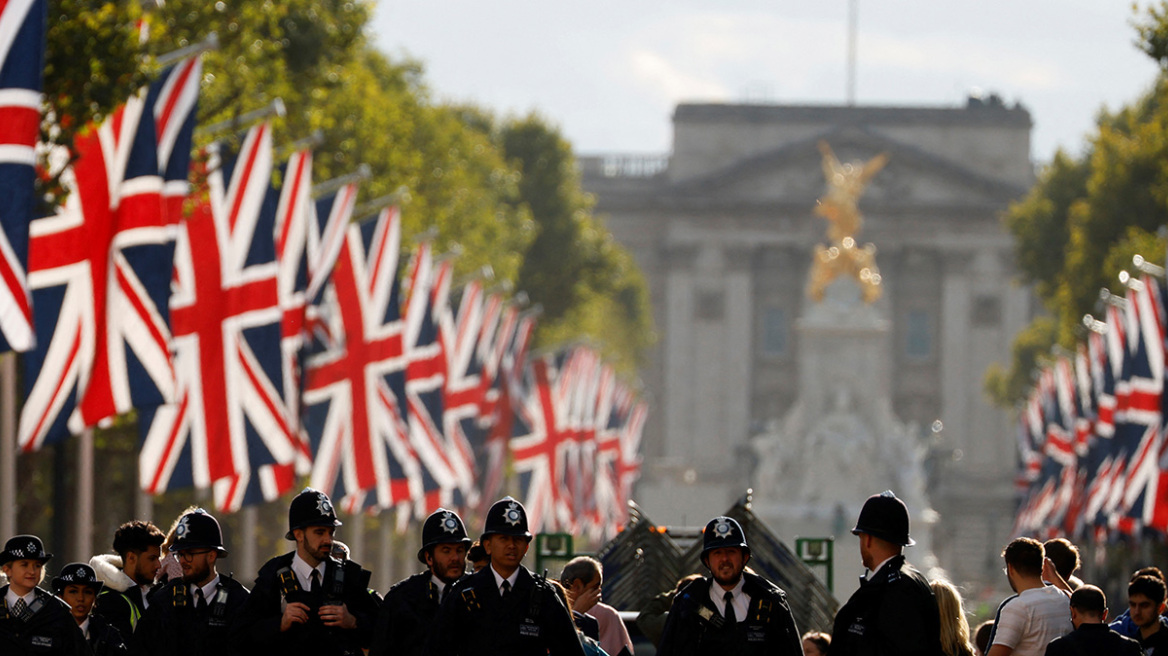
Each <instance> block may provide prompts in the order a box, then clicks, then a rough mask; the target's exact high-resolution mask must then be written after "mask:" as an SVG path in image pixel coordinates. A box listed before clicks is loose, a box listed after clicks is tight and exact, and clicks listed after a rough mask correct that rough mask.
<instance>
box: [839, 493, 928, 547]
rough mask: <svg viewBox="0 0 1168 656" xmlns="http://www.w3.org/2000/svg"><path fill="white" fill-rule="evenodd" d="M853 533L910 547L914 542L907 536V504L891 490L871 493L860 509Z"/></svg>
mask: <svg viewBox="0 0 1168 656" xmlns="http://www.w3.org/2000/svg"><path fill="white" fill-rule="evenodd" d="M852 533H853V534H854V535H859V534H861V533H867V534H868V535H871V536H872V537H877V538H880V539H881V540H887V541H888V542H891V543H893V544H899V545H903V546H906V547H911V546H913V545H914V544H916V542H915V541H914V540H913V539H912V538H910V537H909V536H908V506H906V505H904V502H903V501H901V500H900V499H897V498H896V495H895V494H893V493H892V490H885V491H883V492H881V493H880V494H873V495H872V496H870V497H868V500H867V501H865V502H864V507H863V508H862V509H860V519H858V520H857V521H856V527H855V528H853V529H852Z"/></svg>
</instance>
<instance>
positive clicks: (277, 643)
mask: <svg viewBox="0 0 1168 656" xmlns="http://www.w3.org/2000/svg"><path fill="white" fill-rule="evenodd" d="M294 555H295V552H293V553H286V554H284V555H283V556H276V557H275V558H273V559H271V560H269V561H268V562H267V563H265V564H264V566H263V567H261V568H260V572H259V574H258V575H257V576H256V581H255V586H254V587H253V588H252V589H251V596H250V597H248V598H247V603H246V604H244V607H243V611H242V613H241V614H240V616H239V618H238V620H237V621H236V623H237V628H238V632H239V633H238V636H239V638H240V640H241V642H242V646H241V648H240V649H241V651H243V652H244V653H257V654H258V653H266V654H280V656H289V655H290V654H306V655H307V654H310V655H311V656H329V655H330V654H336V655H337V656H352V655H357V654H361V653H362V650H363V649H364V648H365V647H368V646H369V638H370V633H371V630H372V627H373V622H374V621H375V620H376V618H377V602H376V597H374V596H373V595H371V594H369V590H368V585H369V577H370V576H371V575H370V573H369V572H368V571H366V570H365V569H362V567H361V566H360V565H358V564H357V563H355V562H353V561H351V560H346V561H344V562H343V563H342V562H341V561H339V560H336V559H335V558H329V559H328V561H327V563H326V565H325V574H324V581H323V582H322V586H321V587H322V591H321V592H320V593H319V594H316V595H313V594H312V593H311V592H310V591H308V590H304V589H301V588H300V585H299V583H298V582H297V580H296V575H295V574H294V573H293V572H292V557H293V556H294ZM285 602H299V603H303V604H305V605H307V606H308V609H309V621H308V623H306V624H293V625H292V627H291V628H290V629H288V630H287V631H283V632H282V631H280V619H281V618H282V617H283V615H284V603H285ZM337 603H343V604H344V605H345V606H346V607H347V608H348V610H349V614H351V615H352V616H353V617H354V618H356V620H357V628H355V629H341V628H337V627H330V626H325V625H324V623H323V622H321V621H320V616H319V615H318V611H319V610H320V607H321V606H322V605H327V604H334V605H335V604H337ZM249 649H250V650H254V651H249Z"/></svg>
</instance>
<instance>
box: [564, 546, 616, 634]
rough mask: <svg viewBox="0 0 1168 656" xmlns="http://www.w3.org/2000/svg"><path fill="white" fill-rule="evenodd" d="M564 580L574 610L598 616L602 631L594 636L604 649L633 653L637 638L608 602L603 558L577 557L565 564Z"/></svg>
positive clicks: (597, 623) (597, 625)
mask: <svg viewBox="0 0 1168 656" xmlns="http://www.w3.org/2000/svg"><path fill="white" fill-rule="evenodd" d="M560 583H562V584H563V586H564V588H565V589H566V590H567V594H568V600H569V607H571V609H572V611H573V612H576V611H579V612H580V613H582V614H584V615H586V616H588V617H592V618H595V620H596V630H597V633H598V635H597V636H592V637H593V638H595V639H596V640H597V641H598V642H600V646H601V647H602V648H604V651H606V652H607V653H609V654H611V655H612V656H621V655H622V654H624V655H631V654H632V653H633V641H632V639H631V638H629V631H628V629H626V628H625V623H624V622H622V621H621V618H620V613H619V612H618V611H617V610H616V609H615V608H613V607H612V606H609V605H608V604H606V603H604V600H603V597H604V594H603V593H604V566H603V565H601V563H600V561H599V560H596V559H595V558H591V557H589V556H577V557H576V558H573V559H572V560H570V561H568V564H567V565H564V571H563V572H562V573H561V574H560ZM577 626H579V623H577ZM587 633H588V632H587V631H585V634H587Z"/></svg>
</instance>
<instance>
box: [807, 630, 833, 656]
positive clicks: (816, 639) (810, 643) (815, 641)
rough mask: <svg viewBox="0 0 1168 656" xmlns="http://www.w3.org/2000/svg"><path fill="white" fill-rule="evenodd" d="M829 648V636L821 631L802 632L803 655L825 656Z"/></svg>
mask: <svg viewBox="0 0 1168 656" xmlns="http://www.w3.org/2000/svg"><path fill="white" fill-rule="evenodd" d="M829 649H831V636H829V635H828V634H826V633H823V632H821V631H808V632H807V633H804V634H803V656H827V651H828V650H829Z"/></svg>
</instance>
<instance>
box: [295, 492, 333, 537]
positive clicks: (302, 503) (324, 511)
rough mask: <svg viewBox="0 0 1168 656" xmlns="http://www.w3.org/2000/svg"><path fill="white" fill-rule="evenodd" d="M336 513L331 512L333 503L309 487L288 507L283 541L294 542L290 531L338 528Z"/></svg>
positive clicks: (323, 494) (322, 493) (325, 495)
mask: <svg viewBox="0 0 1168 656" xmlns="http://www.w3.org/2000/svg"><path fill="white" fill-rule="evenodd" d="M340 525H341V520H339V519H337V511H336V510H333V502H332V501H329V498H328V495H327V494H325V493H324V492H321V491H320V490H314V489H312V488H310V487H306V488H304V491H303V492H301V493H300V494H297V495H296V498H295V499H293V500H292V505H290V506H288V532H287V533H286V534H285V535H284V539H285V540H295V539H296V537H295V536H294V535H292V531H295V530H296V529H298V528H308V527H309V526H340Z"/></svg>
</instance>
